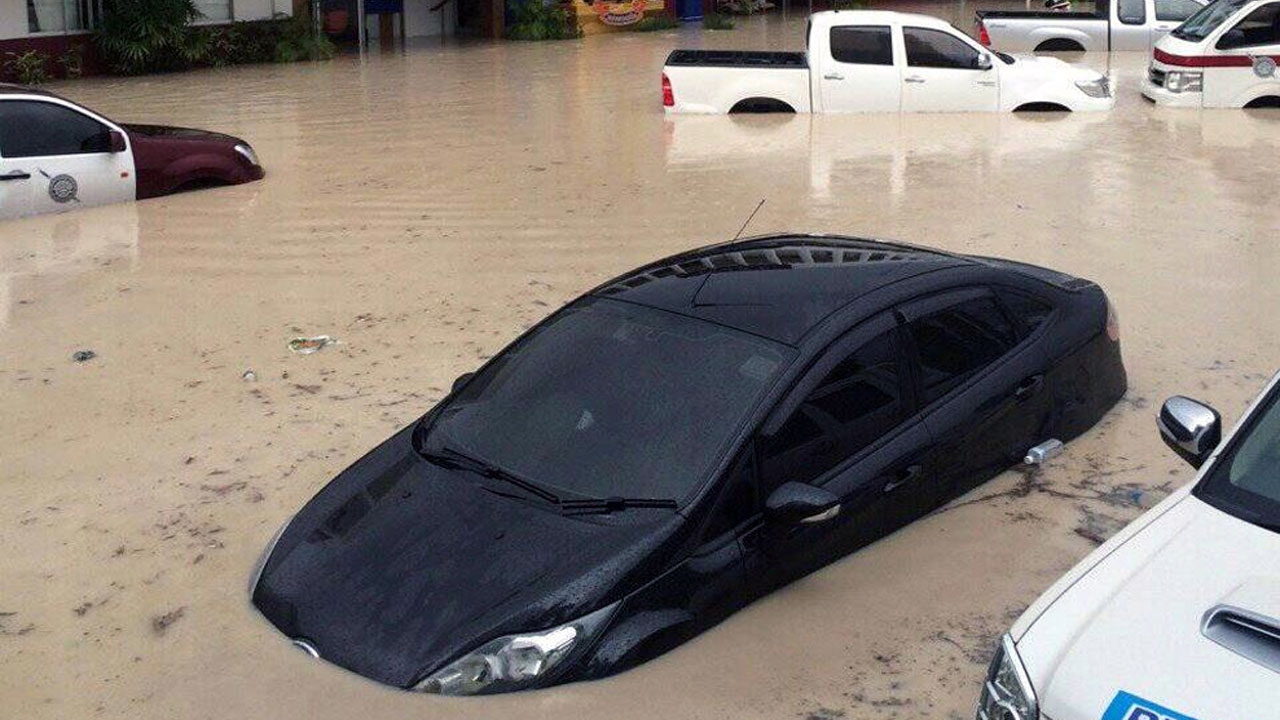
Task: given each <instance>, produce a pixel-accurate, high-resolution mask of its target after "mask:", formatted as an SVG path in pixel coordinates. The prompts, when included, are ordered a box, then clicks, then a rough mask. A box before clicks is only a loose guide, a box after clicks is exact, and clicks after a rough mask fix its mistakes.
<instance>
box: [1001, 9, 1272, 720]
mask: <svg viewBox="0 0 1280 720" xmlns="http://www.w3.org/2000/svg"><path fill="white" fill-rule="evenodd" d="M1219 1H1220V2H1223V1H1225V0H1219ZM1277 379H1280V375H1277V376H1276V377H1275V378H1272V380H1271V382H1270V384H1269V385H1268V387H1267V390H1266V391H1264V392H1263V394H1262V395H1261V396H1260V398H1259V399H1258V400H1256V401H1255V402H1254V404H1253V406H1252V407H1251V408H1250V409H1249V411H1248V412H1246V413H1245V416H1244V418H1243V419H1241V420H1240V422H1239V423H1238V424H1237V425H1236V428H1235V430H1233V431H1232V434H1231V437H1230V438H1228V439H1227V441H1226V442H1225V443H1221V442H1219V441H1220V438H1221V437H1222V432H1221V419H1220V416H1219V415H1218V413H1217V412H1216V411H1214V410H1213V409H1212V408H1210V407H1208V406H1206V405H1203V404H1201V403H1199V402H1197V401H1195V400H1191V399H1189V398H1185V397H1181V396H1177V397H1173V398H1170V399H1169V400H1168V401H1167V402H1166V403H1165V404H1164V407H1163V408H1162V409H1161V412H1160V416H1159V418H1158V421H1157V423H1158V425H1159V426H1160V432H1161V435H1162V436H1163V437H1164V439H1165V442H1166V443H1167V444H1169V445H1170V447H1172V448H1173V449H1174V450H1175V451H1176V452H1177V453H1178V454H1179V455H1181V456H1182V457H1183V458H1185V459H1186V460H1188V461H1189V462H1190V463H1191V464H1192V465H1194V466H1196V467H1199V468H1200V474H1199V476H1198V478H1197V481H1196V482H1195V483H1192V484H1191V485H1188V486H1186V487H1184V488H1182V489H1181V490H1180V491H1178V492H1175V493H1174V494H1173V495H1171V496H1169V497H1168V498H1166V499H1165V500H1164V501H1163V502H1161V503H1160V504H1159V505H1157V506H1156V507H1154V508H1152V509H1151V510H1150V511H1148V512H1147V513H1146V514H1145V515H1143V516H1142V517H1140V518H1138V519H1137V520H1136V521H1134V522H1133V523H1132V524H1131V525H1129V526H1128V527H1127V528H1125V529H1124V530H1122V531H1121V532H1120V533H1118V534H1117V535H1116V536H1115V537H1113V538H1111V539H1110V540H1108V541H1107V542H1106V543H1104V544H1103V545H1102V546H1101V547H1099V548H1098V549H1097V550H1095V551H1094V552H1093V553H1092V554H1091V555H1089V556H1088V557H1087V558H1085V559H1084V561H1083V562H1081V563H1080V564H1079V565H1077V566H1076V567H1075V568H1074V569H1072V570H1071V572H1069V573H1067V575H1065V576H1064V577H1063V578H1062V579H1060V580H1059V581H1058V582H1057V583H1056V584H1054V586H1053V587H1051V588H1050V589H1049V590H1048V591H1047V592H1046V593H1045V594H1044V595H1041V596H1040V598H1039V599H1038V600H1037V601H1036V602H1035V603H1034V604H1032V605H1031V607H1030V608H1028V609H1027V611H1026V612H1025V613H1023V615H1022V617H1021V618H1019V619H1018V621H1017V622H1016V623H1015V624H1014V626H1013V628H1012V629H1011V630H1010V631H1009V634H1008V635H1006V636H1005V638H1004V640H1003V642H1002V644H1001V647H1000V649H999V650H998V651H997V652H996V656H995V658H994V659H993V661H992V664H991V670H990V672H989V675H988V679H987V683H986V685H985V687H984V688H983V692H982V698H981V700H980V701H979V707H978V714H977V717H978V718H979V720H1035V719H1037V718H1039V719H1040V720H1050V719H1052V720H1271V719H1273V718H1277V717H1280V386H1278V385H1277Z"/></svg>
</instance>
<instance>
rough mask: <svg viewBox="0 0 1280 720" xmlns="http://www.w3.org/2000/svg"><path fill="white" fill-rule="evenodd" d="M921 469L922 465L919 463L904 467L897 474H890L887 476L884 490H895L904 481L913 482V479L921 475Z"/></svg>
mask: <svg viewBox="0 0 1280 720" xmlns="http://www.w3.org/2000/svg"><path fill="white" fill-rule="evenodd" d="M920 470H921V467H920V466H919V465H911V466H909V467H906V468H904V469H903V470H902V472H900V473H898V474H897V475H892V476H889V477H888V478H886V482H885V484H884V492H893V491H894V490H897V489H898V487H899V486H900V485H902V484H903V483H908V482H911V481H912V480H915V479H916V478H918V477H920Z"/></svg>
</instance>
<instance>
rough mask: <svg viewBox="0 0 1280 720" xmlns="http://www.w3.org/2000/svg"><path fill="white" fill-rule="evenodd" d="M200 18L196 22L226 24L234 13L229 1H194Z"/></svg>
mask: <svg viewBox="0 0 1280 720" xmlns="http://www.w3.org/2000/svg"><path fill="white" fill-rule="evenodd" d="M196 9H197V10H199V11H200V15H201V17H200V18H199V19H198V20H196V22H228V21H230V20H231V18H232V16H233V15H234V13H233V12H232V10H231V0H196Z"/></svg>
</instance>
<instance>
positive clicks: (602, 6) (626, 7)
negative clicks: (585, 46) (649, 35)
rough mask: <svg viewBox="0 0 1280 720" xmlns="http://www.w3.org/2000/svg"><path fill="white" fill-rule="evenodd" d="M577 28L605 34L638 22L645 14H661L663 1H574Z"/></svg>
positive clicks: (585, 31)
mask: <svg viewBox="0 0 1280 720" xmlns="http://www.w3.org/2000/svg"><path fill="white" fill-rule="evenodd" d="M574 7H575V8H576V9H577V13H578V26H579V27H581V28H582V32H584V33H595V32H606V31H608V30H612V29H618V28H625V27H626V26H628V25H634V24H636V23H638V22H640V19H641V18H643V17H644V16H645V13H654V12H662V7H663V0H624V1H622V2H610V1H609V0H575V1H574Z"/></svg>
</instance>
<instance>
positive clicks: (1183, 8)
mask: <svg viewBox="0 0 1280 720" xmlns="http://www.w3.org/2000/svg"><path fill="white" fill-rule="evenodd" d="M1201 7H1202V6H1201V5H1200V3H1198V2H1195V0H1155V10H1156V19H1157V20H1160V21H1162V22H1182V21H1183V20H1186V19H1187V18H1189V17H1191V16H1192V15H1195V14H1196V12H1197V11H1198V10H1200V8H1201Z"/></svg>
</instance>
